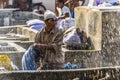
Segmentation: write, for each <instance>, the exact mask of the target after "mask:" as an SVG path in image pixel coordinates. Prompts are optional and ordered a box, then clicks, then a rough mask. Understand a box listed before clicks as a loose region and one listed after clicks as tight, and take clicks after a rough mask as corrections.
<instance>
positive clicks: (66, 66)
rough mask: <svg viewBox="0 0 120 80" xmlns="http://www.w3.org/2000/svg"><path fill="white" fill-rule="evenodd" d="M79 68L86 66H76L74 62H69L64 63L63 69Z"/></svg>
mask: <svg viewBox="0 0 120 80" xmlns="http://www.w3.org/2000/svg"><path fill="white" fill-rule="evenodd" d="M80 68H86V67H85V66H78V65H76V64H71V63H67V64H64V69H80Z"/></svg>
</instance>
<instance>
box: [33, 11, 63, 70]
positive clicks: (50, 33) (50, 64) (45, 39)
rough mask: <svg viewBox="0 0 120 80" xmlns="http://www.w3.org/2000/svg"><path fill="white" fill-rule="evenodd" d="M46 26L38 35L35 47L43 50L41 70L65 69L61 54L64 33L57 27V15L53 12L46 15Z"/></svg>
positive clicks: (47, 12)
mask: <svg viewBox="0 0 120 80" xmlns="http://www.w3.org/2000/svg"><path fill="white" fill-rule="evenodd" d="M44 20H45V24H46V26H45V27H44V28H43V29H42V30H41V31H39V32H38V33H37V34H36V38H35V43H34V47H35V49H36V50H42V55H41V59H40V62H41V65H40V67H39V69H63V67H64V66H63V64H64V58H63V55H62V53H61V45H62V38H63V31H62V30H61V29H59V28H58V27H56V20H57V17H56V15H55V14H54V13H53V12H51V11H46V12H45V14H44Z"/></svg>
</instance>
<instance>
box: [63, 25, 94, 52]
mask: <svg viewBox="0 0 120 80" xmlns="http://www.w3.org/2000/svg"><path fill="white" fill-rule="evenodd" d="M63 43H64V44H65V45H66V48H68V49H70V50H93V49H94V45H93V42H92V40H91V38H90V37H88V36H87V34H86V32H85V31H83V30H80V29H79V28H76V29H75V28H74V27H72V28H69V29H68V30H67V31H66V32H65V34H64V37H63Z"/></svg>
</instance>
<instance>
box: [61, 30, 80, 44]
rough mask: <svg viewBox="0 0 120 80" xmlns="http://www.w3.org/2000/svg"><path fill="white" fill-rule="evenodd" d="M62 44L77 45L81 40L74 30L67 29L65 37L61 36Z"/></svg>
mask: <svg viewBox="0 0 120 80" xmlns="http://www.w3.org/2000/svg"><path fill="white" fill-rule="evenodd" d="M63 43H64V44H65V45H69V46H71V45H73V46H75V45H77V44H79V43H81V40H80V38H79V36H78V34H77V32H76V29H74V28H69V29H68V30H67V31H66V32H65V35H64V36H63Z"/></svg>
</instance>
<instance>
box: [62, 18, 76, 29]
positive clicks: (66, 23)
mask: <svg viewBox="0 0 120 80" xmlns="http://www.w3.org/2000/svg"><path fill="white" fill-rule="evenodd" d="M60 26H61V27H63V29H64V31H66V30H67V29H68V28H70V27H73V26H75V21H74V19H73V18H70V17H69V18H65V19H63V20H62V21H61V23H60Z"/></svg>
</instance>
